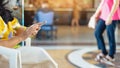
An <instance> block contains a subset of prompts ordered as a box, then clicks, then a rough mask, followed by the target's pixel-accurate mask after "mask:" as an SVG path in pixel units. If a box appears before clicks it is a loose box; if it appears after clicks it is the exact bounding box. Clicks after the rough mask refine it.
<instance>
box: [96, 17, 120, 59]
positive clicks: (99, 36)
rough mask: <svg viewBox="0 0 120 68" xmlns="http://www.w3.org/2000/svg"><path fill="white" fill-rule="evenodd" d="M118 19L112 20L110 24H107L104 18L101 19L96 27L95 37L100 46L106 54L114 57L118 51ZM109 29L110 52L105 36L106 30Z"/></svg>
mask: <svg viewBox="0 0 120 68" xmlns="http://www.w3.org/2000/svg"><path fill="white" fill-rule="evenodd" d="M117 22H118V21H116V20H115V21H112V23H111V24H110V25H107V26H106V25H105V21H104V20H102V19H99V20H98V22H97V24H96V28H95V37H96V40H97V45H98V48H99V49H100V50H101V51H102V53H103V54H104V55H107V54H108V55H109V56H111V57H112V58H113V57H114V54H115V53H116V41H115V29H116V24H117ZM105 29H106V31H107V36H108V41H109V48H110V49H109V53H108V52H107V50H106V47H105V42H104V38H103V33H104V31H105Z"/></svg>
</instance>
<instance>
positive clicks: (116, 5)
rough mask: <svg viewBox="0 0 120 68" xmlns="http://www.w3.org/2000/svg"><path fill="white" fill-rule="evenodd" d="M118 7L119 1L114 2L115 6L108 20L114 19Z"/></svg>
mask: <svg viewBox="0 0 120 68" xmlns="http://www.w3.org/2000/svg"><path fill="white" fill-rule="evenodd" d="M118 7H119V0H114V4H113V6H112V8H111V12H110V14H109V16H108V18H110V19H111V18H112V16H113V15H114V13H115V11H116V10H117V8H118Z"/></svg>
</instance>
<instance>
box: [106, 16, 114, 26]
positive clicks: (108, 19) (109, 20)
mask: <svg viewBox="0 0 120 68" xmlns="http://www.w3.org/2000/svg"><path fill="white" fill-rule="evenodd" d="M111 23H112V18H110V17H108V18H107V19H106V22H105V24H106V25H110V24H111Z"/></svg>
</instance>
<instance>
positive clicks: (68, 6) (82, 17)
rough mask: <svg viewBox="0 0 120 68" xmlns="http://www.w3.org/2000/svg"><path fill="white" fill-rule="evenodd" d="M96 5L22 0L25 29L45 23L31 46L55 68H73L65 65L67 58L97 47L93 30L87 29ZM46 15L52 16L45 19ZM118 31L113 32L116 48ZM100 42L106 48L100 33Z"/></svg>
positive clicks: (88, 0) (94, 1)
mask: <svg viewBox="0 0 120 68" xmlns="http://www.w3.org/2000/svg"><path fill="white" fill-rule="evenodd" d="M100 1H101V0H24V25H25V26H30V25H32V24H33V23H35V21H36V22H43V21H45V20H47V22H46V24H45V25H44V26H43V27H42V28H41V30H40V31H39V32H38V34H37V35H36V36H35V37H32V46H39V47H43V48H45V49H46V50H47V51H48V53H49V54H50V55H51V56H52V57H53V59H55V61H56V62H57V63H58V64H59V68H76V66H74V65H73V64H71V63H70V62H69V61H68V59H67V56H68V54H69V53H70V52H72V51H74V50H76V49H82V48H83V47H84V48H89V47H94V46H95V47H96V46H97V45H96V40H95V38H94V29H91V28H88V22H89V19H90V17H91V16H92V15H93V13H94V12H95V10H96V8H97V7H98V5H99V3H100ZM46 4H47V5H46ZM39 11H40V12H39ZM49 12H52V13H53V14H52V15H49ZM40 13H41V15H40ZM44 15H45V16H44ZM50 21H51V22H50ZM47 23H48V24H47ZM49 23H50V24H49ZM119 28H120V27H119V24H118V26H117V30H116V41H117V45H120V41H119V40H120V30H119ZM104 39H105V41H106V44H108V40H107V36H106V32H105V33H104ZM96 49H97V47H96ZM63 63H64V64H65V65H63Z"/></svg>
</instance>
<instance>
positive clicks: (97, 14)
mask: <svg viewBox="0 0 120 68" xmlns="http://www.w3.org/2000/svg"><path fill="white" fill-rule="evenodd" d="M103 3H104V0H101V3H100V5H99V6H98V8H97V10H96V12H95V13H94V15H93V16H94V17H95V18H99V16H100V14H101V8H102V6H103Z"/></svg>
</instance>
